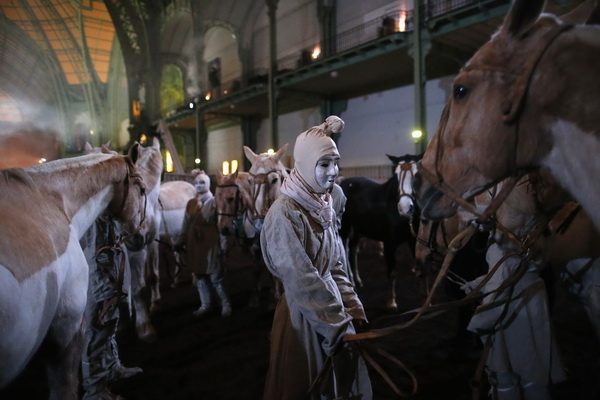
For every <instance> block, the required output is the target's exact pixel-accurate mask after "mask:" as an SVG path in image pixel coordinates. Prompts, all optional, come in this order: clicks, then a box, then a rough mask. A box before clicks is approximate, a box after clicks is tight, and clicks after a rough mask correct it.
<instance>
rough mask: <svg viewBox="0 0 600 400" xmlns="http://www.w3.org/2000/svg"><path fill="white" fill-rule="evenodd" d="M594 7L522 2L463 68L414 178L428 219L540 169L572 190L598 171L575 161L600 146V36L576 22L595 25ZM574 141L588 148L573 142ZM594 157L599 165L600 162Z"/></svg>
mask: <svg viewBox="0 0 600 400" xmlns="http://www.w3.org/2000/svg"><path fill="white" fill-rule="evenodd" d="M593 3H594V2H592V1H590V2H587V3H584V4H583V5H581V6H580V8H578V9H576V10H575V11H573V12H571V13H570V14H568V15H567V16H564V17H563V18H562V19H560V18H557V17H555V16H552V15H549V14H543V15H541V16H540V13H541V11H542V8H543V6H544V1H543V0H516V1H515V2H514V3H513V6H512V7H511V9H510V11H509V13H508V15H507V17H506V19H505V21H504V23H503V25H502V27H501V28H500V30H499V31H498V32H497V33H496V34H495V35H494V36H493V37H492V38H491V40H490V41H489V42H488V43H486V44H485V45H484V46H483V47H481V49H480V50H479V51H477V53H475V55H474V56H473V57H472V59H471V60H470V61H469V62H468V63H467V65H466V66H465V67H464V68H463V69H462V70H461V71H460V72H459V73H458V75H457V76H456V78H455V80H454V83H453V88H452V93H451V97H450V98H449V100H448V103H447V104H446V107H445V109H444V112H443V114H442V117H441V120H440V124H439V126H438V129H437V131H436V133H435V135H434V137H433V139H432V141H431V143H430V144H429V146H428V148H427V151H426V152H425V154H424V157H423V160H422V166H421V171H420V172H419V173H418V174H417V176H416V177H415V179H414V181H413V187H414V189H415V192H416V194H417V197H418V198H419V204H420V206H421V208H422V212H423V216H424V217H425V218H434V219H438V218H445V217H448V216H451V215H453V214H454V213H455V211H456V209H457V200H459V202H460V201H461V200H467V201H472V199H473V197H474V196H475V195H477V194H478V193H481V192H483V191H484V190H485V189H487V188H489V187H491V186H493V185H495V184H496V183H498V182H500V181H501V180H502V179H504V178H506V177H508V176H520V175H522V174H524V173H525V172H527V171H529V170H531V169H532V168H535V167H538V166H547V167H548V168H550V169H551V170H552V172H553V174H554V175H555V176H557V177H562V179H560V178H559V180H561V181H562V183H563V184H565V185H566V187H569V186H568V185H569V182H565V181H569V180H570V181H571V182H570V184H571V185H574V183H572V181H573V179H572V178H569V176H571V177H572V176H574V175H577V174H580V173H583V174H585V173H586V172H585V171H580V170H581V169H584V170H589V169H590V168H581V167H582V164H581V163H579V164H578V163H577V162H576V159H580V158H581V157H583V159H584V160H586V162H589V161H590V158H592V157H589V158H586V154H581V153H580V154H576V153H577V152H578V151H581V152H583V153H585V152H586V151H587V152H592V150H591V149H586V147H587V148H589V147H592V148H595V149H596V150H593V151H595V152H597V149H598V141H597V139H598V138H597V135H598V133H599V132H600V130H599V128H598V126H599V125H600V120H599V116H600V113H598V112H597V110H598V107H599V106H600V104H598V101H599V98H598V95H597V94H598V93H600V79H598V78H597V77H598V74H597V66H598V65H599V64H600V49H599V47H600V34H599V33H600V32H599V31H598V27H593V26H583V25H571V23H584V22H586V20H587V18H588V17H589V16H590V15H591V13H592V11H593V10H594V4H593ZM565 21H566V22H568V23H565ZM574 141H581V143H582V145H581V148H575V147H573V146H572V145H569V143H572V142H574ZM557 148H559V149H562V150H558V153H560V152H563V153H560V154H558V153H557V150H556V149H557ZM569 151H570V153H569ZM590 155H591V153H590ZM593 159H597V157H593ZM573 161H575V162H574V163H573ZM593 163H595V165H593V166H592V167H591V169H592V170H594V169H597V172H598V171H600V161H593ZM592 177H593V174H591V173H590V179H591V178H592ZM590 181H591V180H590ZM595 186H597V185H595ZM570 189H572V190H571V191H572V192H573V191H575V190H576V189H577V188H576V187H571V188H570ZM594 190H597V189H594ZM598 195H599V196H598V197H600V193H598ZM598 200H600V198H599V199H598Z"/></svg>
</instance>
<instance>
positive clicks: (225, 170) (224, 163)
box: [223, 161, 229, 175]
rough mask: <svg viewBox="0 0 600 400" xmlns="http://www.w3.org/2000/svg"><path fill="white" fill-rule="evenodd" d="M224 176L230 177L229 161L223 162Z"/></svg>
mask: <svg viewBox="0 0 600 400" xmlns="http://www.w3.org/2000/svg"><path fill="white" fill-rule="evenodd" d="M223 175H229V161H223Z"/></svg>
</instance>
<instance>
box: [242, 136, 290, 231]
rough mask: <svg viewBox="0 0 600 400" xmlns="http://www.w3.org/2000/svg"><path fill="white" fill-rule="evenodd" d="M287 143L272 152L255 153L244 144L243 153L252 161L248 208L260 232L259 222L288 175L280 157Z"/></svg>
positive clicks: (283, 153)
mask: <svg viewBox="0 0 600 400" xmlns="http://www.w3.org/2000/svg"><path fill="white" fill-rule="evenodd" d="M287 147H288V145H287V144H285V145H283V146H282V147H281V148H280V149H279V150H277V152H276V153H274V154H269V153H260V154H256V153H254V152H253V151H252V149H250V148H249V147H248V146H244V153H245V154H246V157H247V158H248V160H249V161H250V163H252V166H251V167H250V171H248V173H249V174H250V177H249V181H250V190H251V192H250V193H251V195H252V207H251V208H250V209H249V212H250V215H251V217H252V219H254V220H255V221H256V222H257V225H256V229H257V231H258V232H260V227H262V223H260V224H259V222H261V221H262V220H263V219H264V218H265V215H266V214H267V211H269V208H270V207H271V204H273V202H275V200H276V199H277V197H279V190H280V188H281V184H282V183H283V180H284V179H285V178H286V177H287V176H288V173H287V171H286V169H285V166H284V165H283V163H282V162H281V159H282V158H283V156H284V155H285V151H286V149H287Z"/></svg>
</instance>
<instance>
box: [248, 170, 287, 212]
mask: <svg viewBox="0 0 600 400" xmlns="http://www.w3.org/2000/svg"><path fill="white" fill-rule="evenodd" d="M272 173H276V174H277V175H278V176H279V179H280V180H281V181H283V173H282V172H281V169H271V170H269V171H267V172H262V173H260V174H253V173H252V172H249V174H250V176H252V178H253V179H252V181H253V185H252V211H253V215H252V218H253V219H263V218H264V217H265V216H264V215H262V211H261V212H259V211H258V210H257V209H256V200H257V199H258V195H259V193H260V190H256V185H258V186H259V187H260V186H262V185H267V186H268V188H270V186H271V183H270V182H269V179H268V177H269V174H272ZM268 188H267V189H268ZM267 192H268V190H267Z"/></svg>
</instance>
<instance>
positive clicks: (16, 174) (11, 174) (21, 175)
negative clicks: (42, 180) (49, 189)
mask: <svg viewBox="0 0 600 400" xmlns="http://www.w3.org/2000/svg"><path fill="white" fill-rule="evenodd" d="M0 173H1V174H2V177H3V178H4V181H5V182H6V183H8V181H9V179H15V180H18V181H21V182H22V183H24V184H25V185H26V186H27V187H29V188H32V189H35V188H36V185H35V183H34V182H33V179H31V175H29V173H28V172H27V171H25V170H24V169H23V168H6V169H2V170H0Z"/></svg>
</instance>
